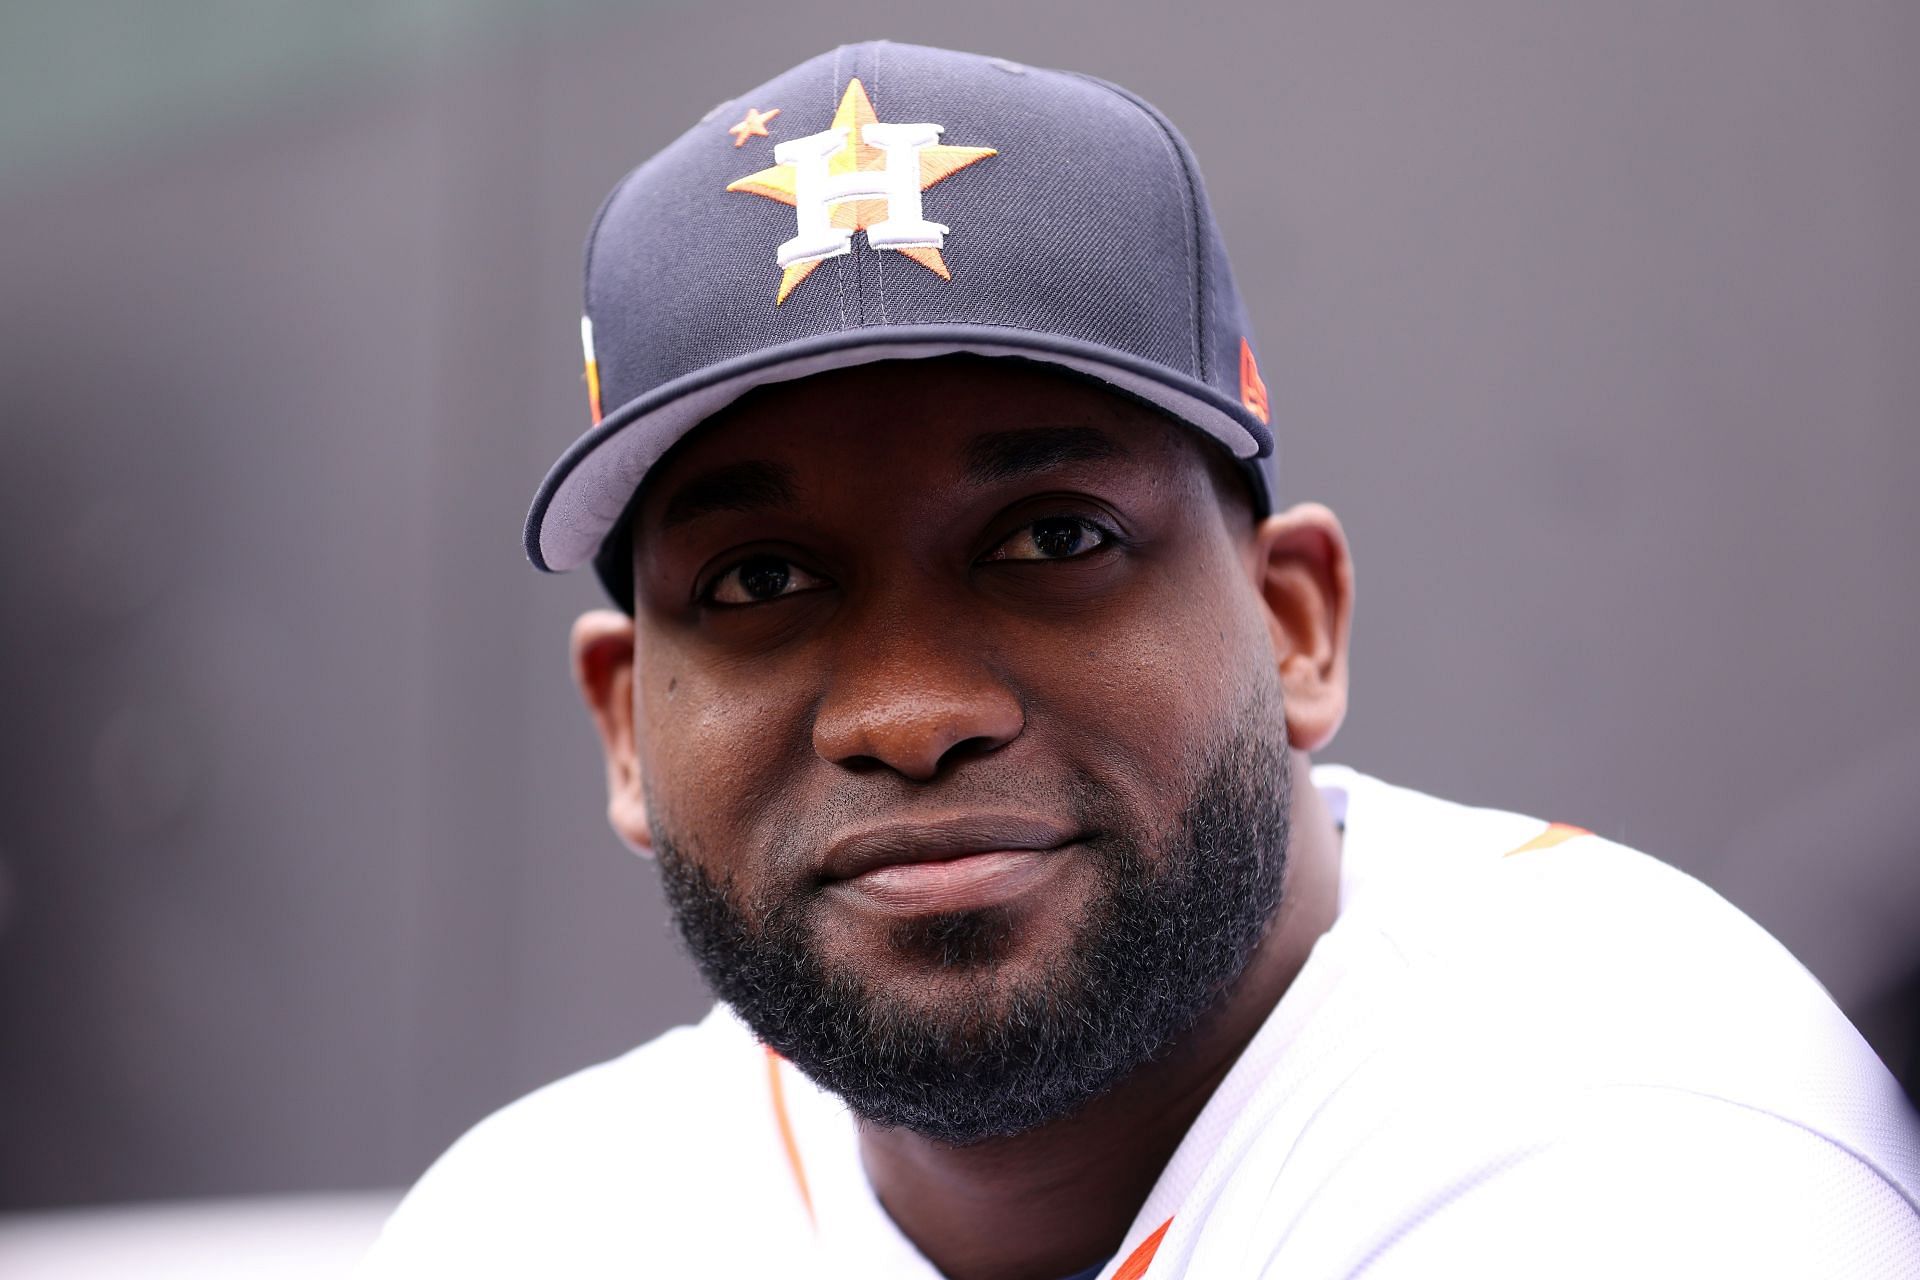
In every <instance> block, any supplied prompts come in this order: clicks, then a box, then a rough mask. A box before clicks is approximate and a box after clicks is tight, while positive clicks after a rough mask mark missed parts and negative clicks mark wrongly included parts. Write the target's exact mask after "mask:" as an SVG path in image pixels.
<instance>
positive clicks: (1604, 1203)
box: [364, 766, 1920, 1280]
mask: <svg viewBox="0 0 1920 1280" xmlns="http://www.w3.org/2000/svg"><path fill="white" fill-rule="evenodd" d="M1313 779H1314V782H1315V784H1316V785H1317V786H1318V787H1319V788H1320V790H1321V792H1322V793H1323V794H1324V795H1325V796H1326V798H1327V800H1328V802H1329V805H1330V807H1331V808H1332V810H1333V812H1334V814H1335V816H1336V817H1339V818H1342V819H1343V822H1344V829H1345V836H1344V841H1343V851H1342V867H1341V886H1340V910H1339V916H1338V920H1337V922H1336V923H1335V924H1334V926H1333V927H1332V928H1331V929H1330V930H1328V932H1327V933H1326V934H1325V935H1323V936H1322V937H1321V938H1320V940H1319V941H1318V943H1317V944H1316V945H1315V946H1314V948H1313V952H1312V955H1311V956H1310V958H1309V959H1308V961H1307V963H1306V965H1305V967H1304V968H1303V969H1302V970H1301V972H1300V974H1299V976H1298V977H1297V978H1296V979H1295V980H1294V983H1293V985H1292V986H1291V987H1290V988H1289V989H1288V991H1287V993H1286V995H1285V996H1284V997H1283V998H1282V999H1281V1001H1280V1003H1279V1004H1278V1005H1277V1006H1276V1007H1275V1009H1274V1011H1273V1013H1272V1015H1271V1016H1270V1017H1269V1018H1268V1019H1267V1022H1266V1023H1265V1025H1264V1026H1263V1027H1262V1029H1261V1030H1260V1032H1259V1033H1258V1034H1257V1035H1256V1036H1255V1038H1254V1040H1253V1041H1252V1043H1251V1044H1249V1046H1248V1047H1247V1049H1246V1051H1245V1052H1244V1053H1243V1054H1242V1056H1241V1058H1240V1060H1239V1062H1238V1063H1237V1064H1236V1065H1235V1066H1234V1068H1233V1070H1232V1071H1231V1072H1230V1073H1229V1074H1228V1076H1227V1078H1226V1080H1225V1081H1224V1082H1223V1083H1222V1084H1221V1086H1220V1088H1219V1090H1218V1092H1217V1093H1216V1094H1215V1095H1214V1097H1213V1098H1212V1099H1211V1100H1210V1101H1209V1102H1208V1103H1207V1106H1206V1108H1205V1109H1204V1111H1203V1112H1202V1113H1201V1115H1200V1117H1199V1119H1198V1120H1197V1121H1196V1122H1195V1123H1194V1125H1193V1128H1192V1129H1191V1130H1190V1131H1189V1132H1188V1134H1187V1136H1186V1138H1185V1139H1184V1141H1183V1142H1182V1143H1181V1145H1180V1147H1179V1149H1178V1150H1177V1151H1176V1152H1175V1154H1174V1156H1173V1159H1172V1160H1171V1161H1170V1162H1169V1163H1168V1165H1167V1167H1166V1169H1165V1170H1164V1172H1163V1173H1162V1174H1161V1176H1160V1180H1159V1182H1158V1183H1157V1184H1156V1185H1155V1186H1154V1188H1153V1191H1152V1193H1151V1194H1150V1195H1149V1196H1148V1197H1147V1200H1146V1203H1144V1204H1143V1205H1141V1206H1140V1210H1139V1213H1138V1215H1137V1216H1136V1218H1135V1220H1134V1223H1133V1226H1132V1228H1131V1229H1130V1230H1129V1231H1128V1233H1127V1238H1126V1241H1125V1243H1124V1244H1123V1245H1122V1247H1121V1249H1120V1251H1119V1252H1118V1253H1117V1254H1116V1255H1115V1256H1114V1258H1113V1260H1112V1261H1111V1262H1110V1263H1108V1264H1107V1266H1106V1267H1105V1269H1104V1270H1103V1271H1102V1273H1101V1275H1102V1277H1103V1280H1138V1278H1139V1277H1142V1276H1145V1277H1148V1278H1149V1280H1174V1278H1175V1277H1181V1276H1188V1277H1232V1278H1236V1280H1238V1278H1241V1277H1261V1276H1270V1277H1274V1278H1275V1280H1320V1278H1322V1277H1325V1278H1327V1280H1344V1278H1346V1277H1357V1276H1365V1277H1369V1278H1370V1280H1379V1278H1382V1277H1433V1276H1455V1275H1462V1276H1464V1275H1472V1276H1475V1277H1483V1278H1484V1277H1509V1276H1511V1277H1522V1276H1524V1277H1529V1280H1531V1278H1533V1277H1539V1276H1587V1275H1592V1276H1608V1277H1615V1276H1635V1277H1646V1276H1674V1277H1681V1276H1685V1277H1688V1278H1689V1280H1692V1278H1694V1277H1700V1276H1709V1275H1728V1276H1733V1275H1737V1276H1743V1277H1747V1276H1795V1277H1811V1276H1820V1277H1862V1278H1864V1277H1875V1278H1876V1280H1879V1278H1882V1277H1920V1120H1916V1116H1915V1114H1914V1112H1913V1110H1912V1108H1911V1107H1910V1106H1909V1105H1908V1104H1907V1101H1906V1099H1905V1097H1904V1096H1903V1095H1902V1094H1901V1092H1900V1090H1899V1087H1898V1085H1897V1084H1896V1083H1895V1082H1894V1080H1893V1079H1892V1077H1891V1076H1890V1075H1889V1074H1888V1072H1887V1071H1886V1069H1885V1068H1884V1067H1883V1066H1882V1065H1881V1063H1880V1061H1879V1060H1878V1058H1876V1057H1875V1055H1874V1053H1873V1051H1872V1050H1871V1049H1870V1048H1869V1047H1868V1046H1867V1044H1866V1043H1865V1042H1864V1041H1863V1040H1862V1039H1861V1038H1860V1036H1859V1034H1858V1033H1857V1032H1856V1031H1855V1030H1854V1029H1853V1027H1852V1026H1851V1025H1850V1024H1849V1023H1848V1022H1847V1020H1846V1018H1845V1017H1844V1016H1842V1015H1841V1013H1840V1011H1839V1010H1838V1009H1836V1008H1835V1007H1834V1005H1833V1003H1832V1001H1831V1000H1830V999H1828V997H1827V995H1826V993H1825V992H1824V991H1823V990H1822V989H1821V987H1820V986H1819V984H1818V983H1817V982H1815V981H1814V979H1813V978H1812V977H1811V976H1810V975H1809V974H1808V973H1807V972H1806V970H1805V969H1803V968H1802V967H1801V966H1800V965H1799V964H1798V963H1797V962H1796V961H1795V960H1794V959H1793V957H1792V956H1790V955H1789V954H1788V953H1787V952H1786V951H1785V950H1784V949H1783V948H1782V947H1781V946H1780V945H1779V944H1778V943H1777V942H1775V941H1774V940H1773V939H1772V938H1771V937H1769V936H1768V935H1767V934H1766V933H1765V932H1763V931H1762V930H1761V929H1760V928H1759V927H1758V926H1757V925H1755V924H1754V923H1753V922H1752V921H1750V920H1748V919H1747V918H1746V917H1745V916H1743V915H1742V914H1741V913H1740V912H1738V911H1737V910H1735V909H1734V908H1733V907H1731V906H1729V905H1728V904H1727V903H1726V902H1725V901H1724V900H1722V899H1721V898H1719V897H1718V896H1716V895H1715V894H1714V893H1713V892H1712V891H1710V890H1709V889H1707V888H1706V887H1705V886H1703V885H1701V884H1700V883H1699V882H1697V881H1695V880H1693V879H1691V878H1690V877H1688V876H1686V875H1683V874H1681V873H1680V872H1678V871H1675V870H1673V869H1672V868H1670V867H1668V866H1666V865H1664V864H1662V863H1660V862H1657V861H1655V860H1653V859H1651V858H1648V857H1646V856H1645V855H1642V854H1639V853H1636V852H1634V851H1633V850H1630V849H1626V848H1623V847H1621V846H1619V845H1617V844H1613V843H1611V842H1609V841H1607V840H1603V839H1600V838H1599V837H1597V836H1593V835H1589V834H1587V833H1584V832H1579V831H1576V830H1575V829H1573V828H1570V827H1561V826H1557V825H1548V824H1544V823H1542V822H1540V821H1539V820H1537V819H1532V818H1525V817H1519V816H1516V815H1513V814H1508V813H1499V812H1494V811H1491V810H1483V809H1468V808H1464V807H1461V806H1459V805H1454V804H1449V803H1447V802H1444V801H1440V800H1436V799H1433V798H1431V797H1428V796H1423V795H1420V794H1418V793H1415V792H1412V791H1407V790H1404V789H1401V788H1397V787H1392V786H1388V785H1387V784H1385V783H1382V782H1378V781H1376V780H1374V779H1371V778H1367V777H1363V776H1361V775H1359V774H1356V773H1354V772H1352V771H1351V770H1347V769H1344V768H1339V767H1334V766H1322V767H1319V768H1316V769H1315V770H1314V773H1313ZM364 1274H365V1275H366V1276H368V1277H370V1278H371V1277H378V1278H381V1280H385V1278H387V1277H402V1276H406V1277H415V1276H460V1277H475V1276H496V1275H498V1276H536V1275H538V1276H568V1277H575V1276H578V1277H587V1276H626V1277H631V1276H740V1277H756V1276H769V1275H782V1276H819V1277H834V1278H836V1280H838V1278H841V1277H877V1278H887V1277H898V1278H900V1280H939V1277H938V1273H937V1272H936V1271H935V1270H934V1268H933V1267H932V1265H931V1264H929V1263H928V1262H927V1261H926V1259H925V1258H923V1257H922V1256H921V1255H920V1253H919V1252H918V1251H917V1250H916V1249H915V1248H914V1247H913V1245H912V1243H911V1242H909V1241H908V1240H907V1239H906V1238H905V1237H904V1236H903V1235H902V1234H901V1232H900V1231H899V1229H898V1228H897V1227H896V1226H895V1225H894V1224H893V1222H892V1220H891V1219H889V1218H888V1216H887V1214H886V1211H885V1210H884V1209H883V1208H882V1207H881V1205H880V1203H879V1201H878V1199H877V1198H876V1197H875V1195H874V1193H873V1190H872V1188H871V1186H870V1185H869V1184H868V1182H867V1178H866V1175H865V1172H864V1171H863V1169H862V1166H861V1162H860V1157H859V1150H858V1144H857V1134H856V1127H855V1123H854V1120H853V1118H852V1117H851V1116H850V1115H849V1114H848V1112H847V1110H846V1108H845V1107H844V1106H843V1105H842V1104H841V1103H840V1102H839V1100H838V1099H837V1098H835V1097H834V1096H832V1095H831V1094H827V1093H824V1092H822V1091H821V1090H819V1089H818V1088H816V1087H815V1086H814V1085H813V1084H812V1083H811V1082H810V1081H809V1080H808V1079H807V1078H806V1077H805V1076H803V1075H802V1074H800V1072H798V1071H797V1070H795V1069H794V1068H793V1067H792V1066H791V1065H789V1064H786V1063H784V1062H782V1061H780V1060H779V1059H778V1058H775V1057H773V1056H772V1055H771V1054H769V1053H768V1052H767V1051H766V1050H765V1049H764V1048H762V1047H761V1046H759V1045H758V1044H756V1043H755V1041H754V1038H753V1036H752V1034H751V1033H750V1032H749V1031H748V1030H747V1029H746V1028H745V1026H744V1025H743V1024H741V1023H740V1022H739V1020H738V1019H736V1018H735V1017H734V1016H733V1015H732V1014H731V1013H730V1012H728V1011H727V1010H726V1009H724V1008H718V1009H716V1010H715V1011H714V1012H713V1013H712V1014H711V1015H710V1016H709V1017H707V1018H706V1019H705V1020H704V1021H702V1022H701V1023H700V1024H699V1025H698V1026H694V1027H683V1028H680V1029H677V1030H675V1031H671V1032H669V1033H667V1034H666V1035H664V1036H661V1037H660V1038H659V1039H657V1040H655V1041H653V1042H652V1043H650V1044H647V1045H645V1046H643V1047H641V1048H639V1049H636V1050H634V1051H633V1052H631V1053H629V1054H627V1055H626V1056H625V1057H622V1058H619V1059H616V1060H614V1061H612V1062H609V1063H605V1064H603V1065H601V1066H597V1067H594V1068H591V1069H589V1070H586V1071H582V1072H580V1073H579V1074H577V1075H574V1076H571V1077H569V1078H567V1079H565V1080H562V1081H560V1082H558V1083H557V1084H553V1085H549V1086H548V1087H546V1088H544V1089H541V1090H539V1091H538V1092H536V1093H534V1094H532V1095H530V1096H528V1097H526V1098H524V1099H522V1100H521V1101H519V1102H516V1103H514V1104H512V1105H511V1106H509V1107H506V1108H505V1109H503V1110H502V1111H500V1112H498V1113H497V1114H495V1115H494V1116H492V1117H491V1118H489V1119H488V1120H486V1121H484V1122H483V1123H481V1124H480V1125H479V1126H477V1127H476V1128H475V1129H473V1130H472V1132H470V1133H468V1134H467V1135H466V1136H465V1137H463V1138H462V1139H460V1141H459V1142H458V1143H456V1144H455V1145H454V1146H453V1147H452V1148H451V1149H450V1150H449V1151H448V1152H447V1153H446V1154H445V1155H444V1156H443V1157H441V1159H440V1160H439V1162H438V1163H436V1164H435V1165H434V1166H433V1168H432V1169H431V1170H429V1171H428V1173H427V1175H426V1176H425V1177H424V1178H423V1179H422V1180H421V1181H420V1183H419V1185H418V1186H416V1187H415V1188H414V1190H413V1191H412V1193H411V1194H410V1195H409V1196H408V1197H407V1199H406V1200H405V1202H404V1203H403V1204H402V1205H401V1207H400V1208H399V1210H398V1211H397V1212H396V1213H395V1215H394V1217H393V1219H392V1220H391V1221H390V1222H389V1223H388V1224H387V1227H386V1230H385V1232H384V1234H383V1235H382V1237H381V1240H380V1243H379V1245H378V1246H377V1247H376V1249H375V1250H374V1253H373V1254H372V1255H371V1256H370V1258H369V1259H368V1262H367V1267H366V1270H365V1272H364Z"/></svg>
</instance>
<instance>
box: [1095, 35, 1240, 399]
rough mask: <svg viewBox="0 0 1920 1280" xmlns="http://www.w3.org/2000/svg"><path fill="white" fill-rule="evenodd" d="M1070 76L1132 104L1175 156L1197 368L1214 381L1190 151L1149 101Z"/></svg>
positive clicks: (1098, 80)
mask: <svg viewBox="0 0 1920 1280" xmlns="http://www.w3.org/2000/svg"><path fill="white" fill-rule="evenodd" d="M1067 74H1068V75H1071V76H1076V77H1078V78H1079V79H1081V80H1085V81H1086V82H1087V83H1089V84H1093V85H1098V86H1099V87H1100V88H1102V89H1105V90H1107V91H1109V92H1110V93H1113V94H1114V95H1116V96H1117V97H1119V98H1121V99H1123V100H1124V101H1126V102H1130V103H1132V104H1133V106H1134V108H1135V109H1136V110H1137V111H1139V112H1140V114H1141V115H1143V116H1145V117H1146V118H1147V119H1148V120H1150V121H1152V122H1153V126H1154V128H1155V129H1157V130H1159V133H1160V139H1161V141H1162V142H1164V143H1165V144H1166V146H1167V149H1168V150H1169V151H1171V152H1172V153H1173V162H1174V165H1175V167H1176V168H1178V169H1179V170H1180V178H1181V181H1183V182H1185V183H1186V186H1187V200H1186V204H1185V205H1184V206H1183V207H1182V210H1181V212H1182V213H1184V214H1185V215H1186V219H1187V234H1188V237H1189V240H1190V249H1191V251H1192V254H1193V258H1192V270H1193V365H1194V368H1195V369H1196V370H1197V371H1198V374H1199V377H1200V381H1202V382H1211V381H1213V378H1212V376H1211V374H1210V371H1209V369H1208V363H1209V362H1208V360H1207V345H1208V344H1207V343H1206V342H1205V341H1204V340H1203V336H1202V335H1203V331H1204V330H1205V329H1206V327H1207V326H1206V307H1205V305H1204V303H1205V299H1206V285H1207V279H1206V270H1207V265H1206V254H1205V253H1204V252H1202V249H1201V243H1200V242H1201V235H1202V233H1201V227H1200V199H1199V194H1198V190H1197V187H1196V181H1195V174H1194V172H1193V167H1192V166H1191V165H1189V164H1188V163H1187V157H1186V152H1185V149H1184V148H1182V147H1181V145H1180V139H1179V136H1178V135H1177V134H1175V133H1174V131H1173V126H1172V124H1170V123H1169V122H1168V121H1167V120H1166V118H1165V117H1164V116H1162V115H1161V114H1160V113H1159V111H1157V110H1156V109H1155V108H1154V107H1153V106H1152V105H1150V104H1149V103H1148V102H1147V101H1146V99H1144V98H1141V97H1138V96H1137V95H1135V94H1134V93H1132V92H1131V91H1129V90H1127V89H1124V88H1122V87H1121V86H1119V85H1117V84H1114V83H1112V82H1111V81H1108V80H1102V79H1101V78H1100V77H1098V76H1090V75H1088V74H1086V73H1085V72H1084V71H1069V72H1068V73H1067Z"/></svg>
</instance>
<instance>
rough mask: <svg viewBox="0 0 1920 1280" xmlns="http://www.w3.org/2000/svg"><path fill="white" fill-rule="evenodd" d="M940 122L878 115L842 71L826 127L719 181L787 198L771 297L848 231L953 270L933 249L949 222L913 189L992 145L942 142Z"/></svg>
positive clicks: (845, 239)
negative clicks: (930, 214) (790, 224)
mask: <svg viewBox="0 0 1920 1280" xmlns="http://www.w3.org/2000/svg"><path fill="white" fill-rule="evenodd" d="M750 114H760V119H761V120H763V121H764V120H767V119H770V118H771V113H750ZM761 131H762V132H764V129H762V130H761ZM941 132H942V129H941V127H940V126H939V125H937V124H883V123H881V121H880V118H879V117H878V116H876V115H875V114H874V111H873V103H872V102H871V101H869V100H868V98H867V90H866V87H865V86H863V85H862V84H861V83H860V81H859V80H857V79H854V80H849V81H847V90H846V92H845V93H844V94H842V95H841V96H840V106H839V109H838V110H836V111H835V112H834V113H833V123H832V124H831V125H830V126H829V127H828V128H826V129H825V130H824V131H822V132H820V133H813V134H808V135H807V136H806V137H804V138H794V139H792V140H791V141H788V142H782V143H780V144H778V145H777V146H775V147H774V149H773V158H774V160H775V161H776V163H775V164H774V166H773V167H772V168H770V169H762V170H760V172H758V173H751V174H748V175H747V176H746V177H744V178H741V179H740V180H739V181H737V182H733V183H730V184H728V186H727V190H729V191H744V192H747V193H749V194H751V195H756V196H765V197H766V198H767V199H769V200H778V201H779V202H780V203H781V204H786V205H792V206H793V209H794V213H795V215H796V218H797V220H798V223H799V225H798V228H797V231H796V234H795V235H794V237H793V238H792V239H791V240H787V241H785V242H783V243H782V244H781V245H780V247H779V248H778V249H776V250H775V251H774V258H775V260H776V261H777V262H778V263H779V264H780V290H779V293H778V294H777V295H776V296H775V298H774V305H775V306H778V305H779V304H780V303H782V302H785V301H786V300H787V295H788V294H790V293H792V292H793V290H794V286H796V285H798V284H799V283H800V282H801V281H802V280H805V279H806V278H807V276H808V275H809V274H811V273H812V271H813V269H814V268H815V267H817V266H819V265H820V264H821V263H822V262H825V261H826V260H827V259H828V258H837V257H839V256H840V255H841V254H843V253H850V252H852V251H853V233H854V232H856V231H864V232H866V233H867V247H868V248H871V249H875V250H881V249H891V250H893V251H894V252H896V253H902V254H905V255H906V256H907V257H909V258H912V259H913V260H914V261H915V262H917V263H919V264H920V265H921V266H923V267H925V268H927V270H929V271H932V272H934V273H935V274H936V275H938V276H939V277H940V278H941V279H943V280H951V279H952V278H953V277H952V276H951V275H949V274H948V272H947V264H946V263H945V262H944V261H942V260H941V257H940V248H941V246H942V245H944V244H945V243H946V234H947V231H948V228H947V227H945V226H942V225H941V224H940V223H938V222H929V221H927V220H926V219H925V218H924V217H922V216H921V213H920V193H921V192H922V191H925V190H926V189H927V188H928V187H930V186H932V185H933V184H934V183H936V182H939V181H940V180H941V179H942V178H946V177H949V176H950V175H952V174H955V173H958V172H959V171H960V170H962V169H964V168H966V167H967V166H968V165H970V164H972V163H973V162H974V161H976V160H984V159H986V158H987V157H988V156H990V155H993V154H995V152H994V149H993V148H992V147H947V146H941V145H939V138H940V134H941ZM744 140H745V139H744V137H743V138H742V141H744Z"/></svg>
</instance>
